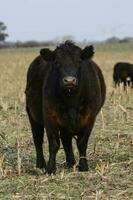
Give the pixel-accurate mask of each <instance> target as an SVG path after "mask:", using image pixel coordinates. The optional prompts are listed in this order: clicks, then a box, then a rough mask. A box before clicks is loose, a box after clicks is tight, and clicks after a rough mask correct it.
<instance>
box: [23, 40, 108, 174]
mask: <svg viewBox="0 0 133 200" xmlns="http://www.w3.org/2000/svg"><path fill="white" fill-rule="evenodd" d="M93 54H94V51H93V46H87V47H85V48H84V49H81V48H80V47H78V46H76V45H75V44H74V43H72V42H70V41H66V42H65V43H62V44H61V45H60V46H58V47H56V49H55V50H54V51H51V50H49V49H48V48H44V49H41V51H40V55H39V56H38V57H37V58H35V60H34V61H33V62H32V63H31V65H30V67H29V70H28V74H27V86H26V91H25V92H26V110H27V113H28V116H29V121H30V124H31V129H32V134H33V139H34V144H35V147H36V156H37V160H36V166H37V167H39V168H45V170H46V172H47V173H48V174H51V173H55V171H56V153H57V151H58V149H59V146H60V140H61V142H62V144H63V148H64V151H65V155H66V164H67V166H68V167H72V166H73V165H74V164H75V158H74V154H73V148H72V138H73V137H74V136H77V148H78V151H79V157H80V158H79V170H80V171H87V170H88V164H87V159H86V149H87V143H88V139H89V136H90V134H91V130H92V128H93V125H94V122H95V119H96V116H97V114H98V112H99V111H100V109H101V107H102V106H103V104H104V101H105V93H106V89H105V82H104V78H103V75H102V72H101V70H100V68H99V67H98V66H97V64H96V63H95V62H93V61H92V60H91V58H92V56H93ZM44 128H45V129H46V134H47V138H48V143H49V160H48V163H47V164H46V162H45V159H44V156H43V147H42V145H43V135H44Z"/></svg>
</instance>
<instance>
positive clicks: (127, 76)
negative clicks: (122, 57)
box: [113, 62, 133, 90]
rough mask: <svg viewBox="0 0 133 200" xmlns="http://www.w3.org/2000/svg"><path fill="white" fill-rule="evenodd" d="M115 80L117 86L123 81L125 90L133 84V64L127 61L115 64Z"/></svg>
mask: <svg viewBox="0 0 133 200" xmlns="http://www.w3.org/2000/svg"><path fill="white" fill-rule="evenodd" d="M113 81H114V84H115V87H116V86H120V84H121V83H122V84H123V86H124V90H125V89H126V86H127V85H129V86H133V64H130V63H127V62H118V63H116V64H115V66H114V71H113Z"/></svg>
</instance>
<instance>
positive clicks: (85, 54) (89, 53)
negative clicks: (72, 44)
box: [81, 45, 95, 60]
mask: <svg viewBox="0 0 133 200" xmlns="http://www.w3.org/2000/svg"><path fill="white" fill-rule="evenodd" d="M94 53H95V52H94V47H93V46H92V45H90V46H86V47H85V48H84V49H82V50H81V59H83V60H86V59H91V58H92V57H93V55H94Z"/></svg>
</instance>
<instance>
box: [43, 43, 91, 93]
mask: <svg viewBox="0 0 133 200" xmlns="http://www.w3.org/2000/svg"><path fill="white" fill-rule="evenodd" d="M40 54H41V56H42V58H43V59H44V60H45V61H46V62H48V63H52V66H53V68H54V70H56V72H57V73H58V75H59V83H60V86H61V88H63V89H64V90H66V91H69V92H70V91H75V90H76V89H77V88H78V85H79V82H80V70H81V67H82V63H83V61H84V60H87V59H90V58H91V57H92V56H93V54H94V49H93V46H87V47H85V48H84V49H81V48H80V47H78V46H76V45H74V44H73V43H71V42H68V41H67V42H65V43H64V44H61V45H60V46H59V47H57V48H56V49H55V50H54V51H51V50H49V49H48V48H44V49H41V51H40Z"/></svg>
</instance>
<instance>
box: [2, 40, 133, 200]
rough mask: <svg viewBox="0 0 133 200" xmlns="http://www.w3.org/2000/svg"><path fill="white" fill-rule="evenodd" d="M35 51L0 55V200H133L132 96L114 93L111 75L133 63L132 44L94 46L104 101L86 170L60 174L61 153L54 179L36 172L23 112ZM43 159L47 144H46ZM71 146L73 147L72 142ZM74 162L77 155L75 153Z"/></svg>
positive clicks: (60, 151)
mask: <svg viewBox="0 0 133 200" xmlns="http://www.w3.org/2000/svg"><path fill="white" fill-rule="evenodd" d="M37 54H38V49H19V50H1V51H0V72H1V73H0V199H3V200H5V199H13V200H48V199H74V200H75V199H76V200H78V199H81V200H123V199H128V200H132V199H133V120H132V119H133V91H132V90H131V89H128V91H127V93H124V92H123V91H122V88H120V90H117V91H115V90H114V89H113V86H112V69H113V65H114V64H115V63H116V62H117V61H130V62H132V63H133V44H129V45H124V44H119V45H97V46H96V55H95V58H94V60H95V61H96V62H97V63H98V64H99V65H100V66H101V68H102V70H103V73H104V76H105V80H106V85H107V98H106V103H105V105H104V107H103V109H102V112H101V113H100V114H99V115H98V117H97V121H96V124H95V127H94V129H93V132H92V135H91V138H90V141H89V145H88V151H87V154H88V160H89V163H90V169H89V171H88V172H86V173H79V172H78V171H77V169H75V168H74V169H72V170H68V169H64V168H63V167H61V166H60V163H62V162H63V161H64V152H63V149H60V150H59V152H58V156H57V162H58V163H57V173H56V175H55V176H51V177H49V176H46V175H43V174H42V172H41V171H39V170H36V169H35V151H34V145H33V141H32V136H31V131H30V126H29V123H28V120H27V116H26V112H25V96H24V88H25V78H26V71H27V67H28V65H29V63H30V62H31V61H32V60H33V58H34V57H35V56H36V55H37ZM45 144H46V145H45V147H44V150H45V153H46V158H47V157H48V155H47V141H46V139H45ZM74 146H75V142H74ZM74 152H75V155H76V157H77V155H78V153H77V149H76V148H75V149H74Z"/></svg>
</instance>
